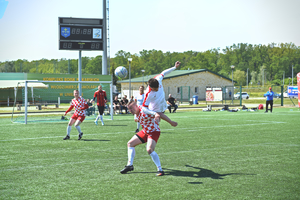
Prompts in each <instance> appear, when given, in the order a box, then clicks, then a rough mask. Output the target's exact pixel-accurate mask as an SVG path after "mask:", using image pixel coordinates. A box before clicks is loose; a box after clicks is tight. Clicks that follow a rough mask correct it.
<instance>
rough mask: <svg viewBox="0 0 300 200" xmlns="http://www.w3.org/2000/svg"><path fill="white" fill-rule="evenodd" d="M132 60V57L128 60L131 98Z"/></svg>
mask: <svg viewBox="0 0 300 200" xmlns="http://www.w3.org/2000/svg"><path fill="white" fill-rule="evenodd" d="M131 61H132V58H128V62H129V98H131V70H130V68H131Z"/></svg>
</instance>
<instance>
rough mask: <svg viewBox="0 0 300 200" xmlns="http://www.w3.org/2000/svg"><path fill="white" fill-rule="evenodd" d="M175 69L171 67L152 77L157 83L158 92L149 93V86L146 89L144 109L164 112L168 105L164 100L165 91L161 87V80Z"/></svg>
mask: <svg viewBox="0 0 300 200" xmlns="http://www.w3.org/2000/svg"><path fill="white" fill-rule="evenodd" d="M175 69H176V67H171V68H169V69H166V70H164V71H163V72H162V73H161V74H158V75H157V76H155V77H154V78H155V79H156V80H157V81H158V83H159V86H158V91H157V92H156V91H151V88H150V87H149V86H148V87H147V89H146V93H145V99H144V102H143V106H144V107H146V108H148V109H149V110H152V111H155V112H164V111H165V110H166V109H167V107H168V105H167V102H166V99H165V91H164V87H163V85H162V80H163V78H164V76H165V75H167V74H168V73H170V72H172V71H173V70H175Z"/></svg>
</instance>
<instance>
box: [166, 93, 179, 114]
mask: <svg viewBox="0 0 300 200" xmlns="http://www.w3.org/2000/svg"><path fill="white" fill-rule="evenodd" d="M175 103H176V99H175V98H174V97H172V95H171V94H169V98H168V101H167V104H168V109H169V111H170V113H171V107H174V110H173V113H174V112H176V110H177V108H178V106H177V105H176V104H175Z"/></svg>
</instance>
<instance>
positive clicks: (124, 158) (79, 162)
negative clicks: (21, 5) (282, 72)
mask: <svg viewBox="0 0 300 200" xmlns="http://www.w3.org/2000/svg"><path fill="white" fill-rule="evenodd" d="M258 146H281V147H282V146H297V147H298V146H300V145H299V144H285V143H260V144H249V145H239V146H227V147H219V148H203V149H196V150H188V151H176V152H165V153H159V155H174V154H179V153H195V152H203V151H211V150H222V149H233V148H244V147H258ZM288 155H290V154H288ZM271 156H272V155H267V157H268V158H269V157H271ZM273 156H277V155H273ZM262 157H265V156H260V157H255V159H260V158H262ZM126 158H127V156H122V157H118V158H116V157H115V158H99V159H94V160H86V161H78V162H66V163H57V164H53V165H48V164H47V165H35V166H29V167H18V168H10V169H0V171H2V172H3V171H19V170H27V169H29V170H30V169H36V168H49V167H57V166H64V165H74V164H83V163H91V162H100V161H110V160H114V161H115V160H116V159H119V160H124V162H125V161H126ZM146 158H149V155H140V156H139V159H146ZM102 163H103V162H102Z"/></svg>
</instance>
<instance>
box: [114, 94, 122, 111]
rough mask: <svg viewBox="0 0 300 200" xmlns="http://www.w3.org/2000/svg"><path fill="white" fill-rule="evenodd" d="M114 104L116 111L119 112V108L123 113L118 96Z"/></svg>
mask: <svg viewBox="0 0 300 200" xmlns="http://www.w3.org/2000/svg"><path fill="white" fill-rule="evenodd" d="M113 105H114V112H117V110H119V113H121V104H120V101H119V100H118V96H115V99H114V101H113Z"/></svg>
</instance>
